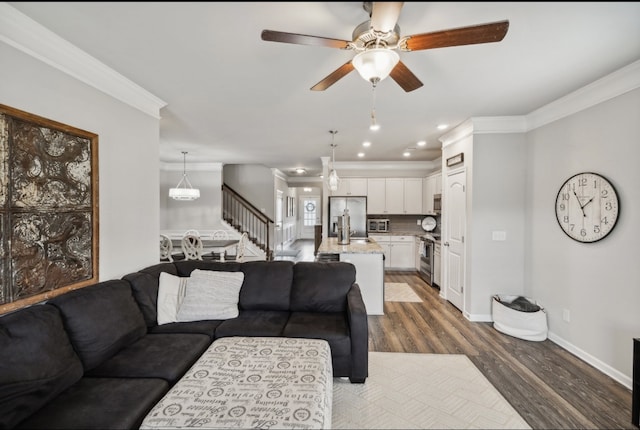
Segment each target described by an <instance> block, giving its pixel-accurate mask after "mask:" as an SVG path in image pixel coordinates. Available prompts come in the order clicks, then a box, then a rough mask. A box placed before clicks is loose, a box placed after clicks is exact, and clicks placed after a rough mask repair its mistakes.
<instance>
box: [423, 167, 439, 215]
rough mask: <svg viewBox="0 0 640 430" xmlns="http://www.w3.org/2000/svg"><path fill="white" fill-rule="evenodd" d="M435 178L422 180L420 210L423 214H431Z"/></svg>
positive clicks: (429, 177)
mask: <svg viewBox="0 0 640 430" xmlns="http://www.w3.org/2000/svg"><path fill="white" fill-rule="evenodd" d="M435 182H436V181H435V178H434V177H433V176H427V177H426V178H424V179H423V180H422V210H423V213H425V214H427V215H429V214H433V193H434V191H435Z"/></svg>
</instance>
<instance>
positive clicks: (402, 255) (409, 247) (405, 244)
mask: <svg viewBox="0 0 640 430" xmlns="http://www.w3.org/2000/svg"><path fill="white" fill-rule="evenodd" d="M369 237H370V238H372V239H373V240H375V241H376V242H378V245H380V247H381V248H382V251H383V253H384V257H385V258H384V268H385V269H398V270H416V253H417V251H416V244H415V237H414V236H390V235H389V236H382V235H375V236H373V235H372V236H369Z"/></svg>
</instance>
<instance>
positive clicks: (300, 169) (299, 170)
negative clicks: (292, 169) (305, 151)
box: [296, 167, 306, 174]
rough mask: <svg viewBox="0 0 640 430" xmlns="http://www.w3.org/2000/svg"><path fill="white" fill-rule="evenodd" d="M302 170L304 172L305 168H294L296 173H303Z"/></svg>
mask: <svg viewBox="0 0 640 430" xmlns="http://www.w3.org/2000/svg"><path fill="white" fill-rule="evenodd" d="M304 172H306V170H304V169H303V168H302V167H297V168H296V173H300V174H302V173H304Z"/></svg>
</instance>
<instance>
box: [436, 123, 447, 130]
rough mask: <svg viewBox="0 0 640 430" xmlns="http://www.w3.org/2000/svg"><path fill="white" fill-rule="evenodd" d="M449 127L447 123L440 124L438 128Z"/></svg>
mask: <svg viewBox="0 0 640 430" xmlns="http://www.w3.org/2000/svg"><path fill="white" fill-rule="evenodd" d="M447 127H449V126H448V125H447V124H440V125H438V130H444V129H446V128H447Z"/></svg>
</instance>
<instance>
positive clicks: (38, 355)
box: [0, 304, 82, 428]
mask: <svg viewBox="0 0 640 430" xmlns="http://www.w3.org/2000/svg"><path fill="white" fill-rule="evenodd" d="M81 377H82V363H81V362H80V358H79V357H78V356H77V355H76V353H75V352H74V350H73V348H72V346H71V343H70V341H69V338H68V337H67V334H66V333H65V331H64V327H63V325H62V319H61V318H60V313H59V312H58V310H57V309H56V308H55V307H53V306H51V305H46V304H45V305H34V306H31V307H29V308H24V309H21V310H18V311H16V312H14V313H11V314H8V315H5V316H3V317H1V318H0V428H12V427H14V426H15V425H16V424H18V423H19V422H20V421H22V420H24V419H25V418H26V417H28V416H29V415H31V414H32V413H33V412H34V411H36V410H38V409H39V408H41V407H42V406H43V405H45V404H46V403H48V402H49V401H51V400H52V399H53V398H55V397H56V396H57V395H58V394H60V393H61V392H63V391H64V390H66V389H67V388H68V387H70V386H71V385H72V384H74V383H75V382H76V381H78V380H79V379H80V378H81Z"/></svg>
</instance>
